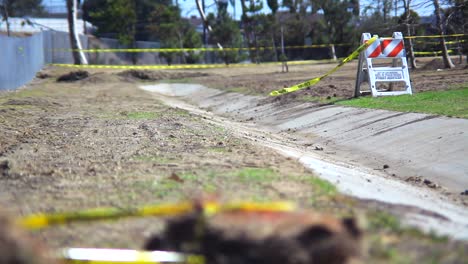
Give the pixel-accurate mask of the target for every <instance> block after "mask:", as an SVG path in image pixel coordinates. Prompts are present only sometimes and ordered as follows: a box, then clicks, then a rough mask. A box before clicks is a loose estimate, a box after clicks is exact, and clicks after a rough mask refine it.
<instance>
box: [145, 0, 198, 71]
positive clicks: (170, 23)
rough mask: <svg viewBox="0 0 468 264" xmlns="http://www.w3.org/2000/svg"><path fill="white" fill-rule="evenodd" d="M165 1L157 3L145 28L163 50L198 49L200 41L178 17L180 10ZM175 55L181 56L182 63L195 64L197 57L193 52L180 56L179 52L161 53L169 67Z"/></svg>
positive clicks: (195, 33)
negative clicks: (156, 39)
mask: <svg viewBox="0 0 468 264" xmlns="http://www.w3.org/2000/svg"><path fill="white" fill-rule="evenodd" d="M166 2H167V1H159V3H157V4H156V6H155V9H154V10H153V12H152V13H151V14H150V18H149V21H150V24H149V25H148V26H147V29H148V30H149V32H150V33H151V34H152V35H153V36H155V37H157V38H158V39H159V40H160V42H161V47H163V48H198V47H201V45H202V41H201V37H200V35H199V34H198V33H197V32H196V31H195V29H194V28H193V26H191V25H190V24H189V23H188V22H187V21H185V20H183V19H182V17H181V15H180V8H179V7H178V6H174V5H172V4H167V3H166ZM177 55H183V56H182V59H183V60H184V62H189V63H195V62H196V61H197V60H198V59H199V57H200V56H199V55H198V54H195V53H194V52H187V53H185V54H182V53H180V52H177V53H176V52H162V53H161V56H163V57H164V58H165V59H166V60H167V63H168V64H169V65H170V64H172V62H173V61H174V60H175V58H176V56H177Z"/></svg>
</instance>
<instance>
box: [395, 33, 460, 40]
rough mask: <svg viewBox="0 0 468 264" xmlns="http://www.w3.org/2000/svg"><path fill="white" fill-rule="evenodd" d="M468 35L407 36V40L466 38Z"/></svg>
mask: <svg viewBox="0 0 468 264" xmlns="http://www.w3.org/2000/svg"><path fill="white" fill-rule="evenodd" d="M464 36H468V34H451V35H432V36H407V37H404V38H405V39H416V38H442V37H443V38H449V37H464Z"/></svg>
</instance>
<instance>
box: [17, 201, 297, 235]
mask: <svg viewBox="0 0 468 264" xmlns="http://www.w3.org/2000/svg"><path fill="white" fill-rule="evenodd" d="M295 208H296V206H295V205H294V204H293V203H289V202H281V201H280V202H269V203H254V202H240V203H218V202H202V203H201V204H197V203H193V202H182V203H175V204H162V205H150V206H143V207H139V208H130V209H120V208H95V209H88V210H82V211H75V212H65V213H54V214H33V215H29V216H26V217H23V218H20V219H19V220H18V222H19V224H20V225H21V226H23V227H25V228H28V229H40V228H44V227H47V226H51V225H59V224H67V223H71V222H89V221H97V220H110V219H119V218H125V217H138V216H175V215H181V214H186V213H190V212H195V211H196V210H203V212H204V213H205V214H206V215H212V214H216V213H218V212H225V211H247V212H251V211H254V212H288V211H292V210H294V209H295Z"/></svg>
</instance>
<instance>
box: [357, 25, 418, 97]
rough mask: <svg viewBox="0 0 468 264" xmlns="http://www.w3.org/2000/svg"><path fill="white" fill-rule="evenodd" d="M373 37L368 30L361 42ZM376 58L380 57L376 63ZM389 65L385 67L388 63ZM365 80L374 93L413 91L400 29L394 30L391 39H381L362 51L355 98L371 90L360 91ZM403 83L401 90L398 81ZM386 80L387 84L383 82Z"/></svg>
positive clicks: (377, 94)
mask: <svg viewBox="0 0 468 264" xmlns="http://www.w3.org/2000/svg"><path fill="white" fill-rule="evenodd" d="M369 39H371V35H370V34H369V33H363V34H362V36H361V43H365V42H366V41H368V40H369ZM373 60H378V61H377V62H376V64H377V65H374V64H373ZM389 61H391V65H390V66H383V67H381V66H382V65H385V64H386V63H387V64H390V63H389ZM363 82H368V83H369V88H370V92H371V93H372V96H374V97H376V96H385V95H401V94H412V90H411V82H410V76H409V72H408V64H407V61H406V51H405V44H404V40H403V35H402V34H401V32H394V33H393V36H392V38H378V39H377V40H376V41H374V42H373V43H372V44H371V45H370V46H369V47H368V48H367V49H366V50H365V51H363V52H361V54H359V63H358V70H357V76H356V88H355V93H354V95H355V97H357V96H360V95H361V94H363V93H366V92H369V90H367V91H362V90H361V84H362V83H363ZM398 82H399V83H400V84H402V85H400V86H399V87H402V88H399V89H398V90H396V89H394V87H395V86H396V85H394V84H395V83H398ZM384 83H387V84H388V85H386V86H385V85H382V84H384Z"/></svg>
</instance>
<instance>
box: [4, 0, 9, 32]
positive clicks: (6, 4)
mask: <svg viewBox="0 0 468 264" xmlns="http://www.w3.org/2000/svg"><path fill="white" fill-rule="evenodd" d="M3 16H4V18H3V19H4V20H5V23H6V29H7V36H10V22H9V21H8V17H9V15H8V0H4V1H3Z"/></svg>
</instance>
